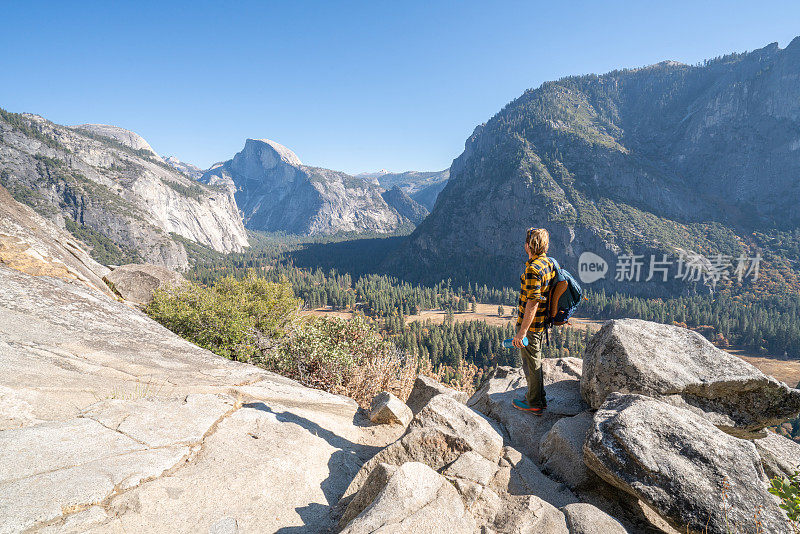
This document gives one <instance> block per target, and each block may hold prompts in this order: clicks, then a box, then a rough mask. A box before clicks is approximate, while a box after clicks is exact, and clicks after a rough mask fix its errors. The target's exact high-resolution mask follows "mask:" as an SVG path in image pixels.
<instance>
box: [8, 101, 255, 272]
mask: <svg viewBox="0 0 800 534" xmlns="http://www.w3.org/2000/svg"><path fill="white" fill-rule="evenodd" d="M0 183H2V184H3V185H4V186H5V187H6V188H7V189H8V190H9V191H10V192H11V194H12V195H13V196H14V197H15V198H16V199H18V200H21V201H22V202H24V203H26V204H28V205H30V206H31V207H33V208H34V209H35V210H36V211H38V212H39V213H40V214H42V215H44V216H45V217H47V218H48V219H50V220H51V221H53V222H54V223H55V224H56V225H57V226H59V227H61V228H64V227H66V228H67V229H69V230H70V231H72V232H73V233H74V234H75V235H77V236H80V238H81V239H82V240H83V241H84V242H85V243H87V244H88V245H89V246H91V247H94V248H95V250H94V251H93V254H95V253H97V252H98V251H99V250H100V249H101V248H115V249H116V251H117V253H118V254H117V256H120V253H119V252H120V251H122V252H124V255H125V259H127V260H128V261H132V260H135V259H137V258H139V259H142V260H145V261H147V262H149V263H154V264H159V265H165V266H168V267H173V268H178V269H181V268H185V267H186V266H187V265H188V262H187V253H186V249H185V246H184V244H183V242H182V241H183V240H188V241H194V242H196V243H199V244H201V245H204V246H207V247H210V248H213V249H215V250H217V251H220V252H232V251H240V250H242V248H243V247H246V246H247V244H248V242H247V236H246V234H245V230H244V227H243V225H242V222H241V217H240V216H239V212H238V209H237V207H236V203H235V201H234V198H233V195H231V194H229V193H228V192H227V191H226V190H225V189H222V188H214V187H209V186H206V185H203V184H198V183H196V182H194V181H193V180H191V179H190V178H188V177H187V176H185V175H183V174H182V173H180V172H177V171H175V170H174V169H172V168H171V167H170V166H169V165H167V164H165V163H164V161H163V160H162V159H161V158H160V157H159V156H158V155H157V154H156V153H155V152H154V151H153V150H152V148H150V146H149V145H148V144H147V142H146V141H144V140H143V139H142V138H141V137H139V136H138V135H136V134H135V133H133V132H129V131H127V130H123V129H122V128H117V127H113V126H105V125H82V126H79V127H75V128H69V127H65V126H60V125H57V124H53V123H52V122H50V121H47V120H45V119H43V118H42V117H39V116H37V115H30V114H22V115H19V114H15V113H8V112H5V111H0ZM95 255H96V254H95ZM98 257H99V256H98ZM103 261H106V262H109V263H110V262H118V261H121V259H119V258H115V257H106V258H105V259H104V260H103Z"/></svg>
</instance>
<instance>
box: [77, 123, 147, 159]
mask: <svg viewBox="0 0 800 534" xmlns="http://www.w3.org/2000/svg"><path fill="white" fill-rule="evenodd" d="M74 128H76V129H78V130H85V131H87V132H90V133H93V134H97V135H102V136H103V137H109V138H111V139H113V140H114V141H117V142H119V143H122V144H123V145H125V146H126V147H128V148H132V149H133V150H138V151H141V153H142V154H143V155H146V156H152V157H155V158H158V159H161V156H159V155H158V154H157V153H156V151H155V150H153V147H151V146H150V143H148V142H147V141H145V140H144V138H143V137H142V136H141V135H139V134H137V133H135V132H132V131H130V130H126V129H125V128H120V127H119V126H111V125H109V124H79V125H78V126H75V127H74Z"/></svg>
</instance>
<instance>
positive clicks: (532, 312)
mask: <svg viewBox="0 0 800 534" xmlns="http://www.w3.org/2000/svg"><path fill="white" fill-rule="evenodd" d="M538 307H539V301H536V300H532V299H528V301H527V302H525V314H524V315H523V316H522V324H521V325H519V332H517V335H516V336H514V340H513V341H512V343H513V344H514V346H515V347H517V348H518V349H521V348H522V347H523V345H522V338H524V337H525V336H526V335H527V333H528V329H529V328H530V327H531V323H532V322H533V318H534V317H535V316H536V308H538Z"/></svg>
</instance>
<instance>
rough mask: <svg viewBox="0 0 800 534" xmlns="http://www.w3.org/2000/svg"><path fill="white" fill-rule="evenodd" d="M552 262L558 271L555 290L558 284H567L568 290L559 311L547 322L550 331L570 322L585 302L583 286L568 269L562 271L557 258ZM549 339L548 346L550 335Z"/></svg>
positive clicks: (562, 296)
mask: <svg viewBox="0 0 800 534" xmlns="http://www.w3.org/2000/svg"><path fill="white" fill-rule="evenodd" d="M548 259H549V260H550V261H552V262H553V268H554V269H555V271H556V275H555V277H554V278H553V281H552V284H553V289H555V284H557V283H558V282H567V289H566V290H565V291H564V293H563V294H562V295H561V297H560V298H559V299H558V310H557V311H556V314H555V316H554V317H549V318H548V320H547V322H546V327H547V328H548V329H549V328H550V327H551V326H553V325H562V324H564V323H566V322H567V321H569V319H570V317H572V315H573V314H574V313H575V310H577V309H578V306H579V305H580V303H581V301H582V300H583V289H581V285H580V284H579V283H578V281H577V280H575V277H573V276H572V274H570V272H569V271H568V270H566V269H562V268H561V266H560V265H559V264H558V262H557V261H556V260H555V258H550V257H548ZM553 289H551V290H550V294H551V295H552V293H553ZM547 305H548V306H549V305H550V299H548V301H547ZM545 332H546V330H545ZM547 337H548V344H549V341H550V340H549V337H550V336H549V335H548V336H547Z"/></svg>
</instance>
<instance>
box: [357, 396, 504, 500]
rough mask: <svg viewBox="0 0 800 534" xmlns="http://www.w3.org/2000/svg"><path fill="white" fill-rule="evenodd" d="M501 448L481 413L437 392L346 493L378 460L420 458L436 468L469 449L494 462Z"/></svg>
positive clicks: (362, 480)
mask: <svg viewBox="0 0 800 534" xmlns="http://www.w3.org/2000/svg"><path fill="white" fill-rule="evenodd" d="M502 450H503V436H502V435H501V434H500V433H499V432H498V431H497V430H496V429H495V428H494V427H493V426H492V425H491V424H490V423H489V421H487V420H486V419H485V418H484V417H483V416H482V415H481V414H479V413H477V412H475V411H473V410H471V409H470V408H468V407H466V406H465V405H463V404H461V403H460V402H458V401H457V400H455V399H454V398H452V397H451V396H449V395H437V396H436V397H434V398H433V399H432V400H431V402H429V403H428V404H427V405H426V406H425V408H424V409H423V410H422V411H421V412H420V413H418V414H417V415H416V417H414V419H413V420H412V421H411V424H409V425H408V428H407V429H406V432H405V434H403V436H401V437H400V439H398V440H397V441H396V442H394V443H392V444H390V445H388V446H387V447H385V448H384V449H382V450H380V451H378V453H377V454H375V456H373V457H372V458H371V459H370V460H369V461H367V462H366V463H365V464H364V466H363V467H362V468H361V470H360V471H359V472H358V474H357V475H356V476H355V478H354V479H353V481H352V482H351V484H350V486H349V487H348V489H347V491H346V492H345V497H348V498H349V497H351V496H352V495H354V494H355V493H356V492H357V491H359V490H360V489H361V487H362V486H363V484H364V483H365V482H366V480H367V478H368V477H369V475H370V473H371V472H372V470H373V469H375V467H376V466H377V465H378V464H380V463H385V464H389V465H402V464H404V463H406V462H421V463H424V464H425V465H427V466H429V467H431V468H432V469H435V470H437V471H438V470H439V469H441V468H443V467H444V466H446V465H448V464H450V463H452V462H454V461H455V460H457V459H458V458H459V457H460V456H461V455H462V454H463V453H465V452H468V451H475V452H476V453H477V454H480V455H481V456H482V457H484V458H486V459H487V460H489V461H490V462H497V461H498V460H499V458H500V456H501V453H502Z"/></svg>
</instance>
